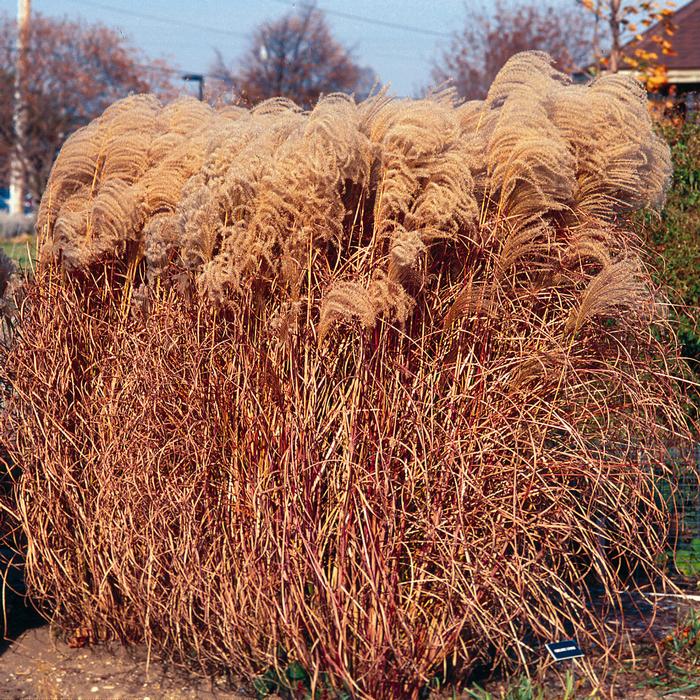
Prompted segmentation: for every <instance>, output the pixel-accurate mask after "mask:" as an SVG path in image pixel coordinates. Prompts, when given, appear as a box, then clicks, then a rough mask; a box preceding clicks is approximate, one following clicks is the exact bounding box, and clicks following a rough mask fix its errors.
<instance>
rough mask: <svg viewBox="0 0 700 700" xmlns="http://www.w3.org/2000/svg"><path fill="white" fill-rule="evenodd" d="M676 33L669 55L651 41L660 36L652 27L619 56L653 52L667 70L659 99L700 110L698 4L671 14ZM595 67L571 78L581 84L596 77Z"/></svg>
mask: <svg viewBox="0 0 700 700" xmlns="http://www.w3.org/2000/svg"><path fill="white" fill-rule="evenodd" d="M671 21H672V22H673V25H674V27H675V32H674V34H673V36H672V37H671V38H670V41H671V46H672V55H664V54H663V53H662V52H661V49H660V47H659V46H658V45H657V44H656V43H655V42H654V41H653V40H652V37H653V36H657V35H659V34H663V31H662V30H660V28H659V25H658V24H654V25H652V26H651V27H649V28H648V29H647V30H646V31H645V32H643V33H642V39H641V41H637V40H632V41H630V42H628V43H627V44H626V45H625V46H623V47H622V53H623V54H627V55H629V56H633V55H634V51H635V50H636V49H643V50H645V51H649V52H654V53H656V54H657V56H658V58H657V59H655V61H654V62H655V63H658V64H661V65H663V66H665V68H666V79H667V82H666V84H665V85H664V86H663V88H662V89H661V90H660V93H661V94H662V95H668V94H672V95H674V96H675V97H678V98H681V102H682V106H683V110H685V109H692V110H694V111H698V110H700V0H691V1H690V2H689V3H687V4H686V5H684V6H683V7H681V8H680V9H679V10H677V11H676V12H674V14H673V17H672V20H671ZM595 71H596V69H595V66H589V67H588V68H587V69H585V70H581V71H578V72H576V73H574V74H573V75H572V78H573V79H574V81H575V82H578V83H584V82H587V81H588V80H590V78H591V77H592V75H594V74H595ZM633 72H634V71H631V70H624V69H622V70H621V71H620V73H627V74H631V73H633Z"/></svg>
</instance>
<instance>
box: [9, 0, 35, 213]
mask: <svg viewBox="0 0 700 700" xmlns="http://www.w3.org/2000/svg"><path fill="white" fill-rule="evenodd" d="M29 2H30V0H17V61H16V64H15V94H14V110H13V115H12V126H13V131H14V137H15V143H14V147H13V149H12V157H11V161H10V201H9V208H10V214H22V213H23V212H24V136H25V131H26V128H25V127H26V104H25V102H24V77H25V74H26V69H27V48H28V46H27V45H28V43H29V14H30V12H31V9H30V7H29Z"/></svg>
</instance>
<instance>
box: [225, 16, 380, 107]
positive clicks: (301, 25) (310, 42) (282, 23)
mask: <svg viewBox="0 0 700 700" xmlns="http://www.w3.org/2000/svg"><path fill="white" fill-rule="evenodd" d="M212 72H213V73H217V74H219V75H228V76H229V78H230V80H231V82H232V83H233V84H234V86H235V90H236V91H237V92H238V93H239V95H240V97H241V99H242V100H243V101H244V102H246V103H248V104H255V103H257V102H260V101H261V100H264V99H267V98H269V97H277V96H285V97H289V98H291V99H293V100H294V101H295V102H297V103H298V104H300V105H303V106H305V107H308V106H310V105H312V104H314V103H315V102H316V100H318V98H319V96H320V95H321V94H328V93H331V92H358V93H362V92H366V91H367V90H368V89H369V88H371V85H372V82H374V80H373V78H371V77H368V73H371V75H372V76H373V75H374V73H373V72H372V71H369V70H368V69H367V68H362V67H361V66H359V65H358V64H357V63H356V62H355V60H354V58H353V56H352V53H351V52H350V51H349V50H348V49H347V48H345V47H344V46H343V45H342V44H340V43H339V42H338V41H337V40H336V39H335V38H334V37H333V35H332V33H331V30H330V28H329V26H328V23H327V22H326V18H325V15H324V13H323V12H321V10H319V9H317V8H316V7H315V6H313V5H304V6H303V7H302V8H301V9H300V10H299V11H298V12H290V13H288V14H286V15H284V16H283V17H281V18H280V19H277V20H274V21H270V22H265V23H264V24H262V25H260V26H259V27H258V29H256V31H255V32H254V34H253V37H252V41H251V43H250V45H249V47H248V49H247V51H246V52H245V54H244V55H243V56H242V58H241V59H240V60H239V62H238V64H237V65H236V66H234V67H233V68H230V67H227V66H226V65H225V63H224V61H223V59H222V57H221V54H220V53H218V52H217V56H216V59H215V61H214V63H213V64H212Z"/></svg>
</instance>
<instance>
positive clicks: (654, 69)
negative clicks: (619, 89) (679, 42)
mask: <svg viewBox="0 0 700 700" xmlns="http://www.w3.org/2000/svg"><path fill="white" fill-rule="evenodd" d="M577 2H578V3H579V4H580V5H581V6H582V7H584V8H585V9H586V10H588V11H589V12H591V13H592V14H593V17H594V23H595V27H596V31H595V43H594V52H595V59H596V64H597V66H596V67H597V68H598V69H599V70H608V71H610V72H611V73H617V72H618V71H619V70H633V71H635V72H636V73H637V74H639V75H640V76H641V77H642V78H643V80H644V82H645V83H646V86H647V89H649V90H655V89H658V88H660V87H662V86H663V85H664V84H665V83H666V78H667V76H666V68H665V66H664V61H663V56H668V55H673V45H672V44H673V39H672V37H673V35H674V33H675V24H674V23H673V15H674V11H673V8H674V7H675V5H676V3H675V2H673V1H672V0H663V1H660V2H624V1H623V0H577ZM601 24H602V25H603V26H604V27H605V28H606V29H607V32H608V35H609V36H608V37H607V38H608V40H609V45H610V50H609V52H608V54H607V56H606V55H605V54H604V53H603V52H602V51H600V49H599V46H598V44H597V41H598V37H599V31H598V27H599V25H601Z"/></svg>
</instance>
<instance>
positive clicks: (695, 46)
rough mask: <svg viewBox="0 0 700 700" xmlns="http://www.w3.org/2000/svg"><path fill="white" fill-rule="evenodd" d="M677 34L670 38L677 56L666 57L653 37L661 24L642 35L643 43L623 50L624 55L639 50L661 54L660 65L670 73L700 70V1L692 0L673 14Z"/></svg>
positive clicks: (633, 43)
mask: <svg viewBox="0 0 700 700" xmlns="http://www.w3.org/2000/svg"><path fill="white" fill-rule="evenodd" d="M671 21H672V22H673V24H674V25H675V28H676V32H675V34H674V35H673V36H672V37H670V40H671V45H672V48H673V52H674V53H675V55H673V56H664V55H663V54H662V53H661V51H660V49H659V47H658V45H657V44H655V43H654V42H653V41H652V40H651V37H652V36H654V35H655V34H657V33H660V32H659V23H657V24H654V25H652V26H651V27H649V29H647V30H646V31H645V32H644V33H643V34H642V40H641V41H634V40H633V41H632V42H629V43H628V44H626V46H625V47H624V48H623V53H626V52H627V51H628V50H634V49H637V48H642V49H645V50H646V51H654V52H655V53H657V54H659V58H658V63H660V64H661V65H664V66H666V68H667V69H668V70H670V71H677V70H698V69H700V0H691V1H690V2H689V3H688V4H687V5H684V6H683V7H681V8H680V9H679V10H677V11H676V12H674V13H673V17H672V19H671Z"/></svg>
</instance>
